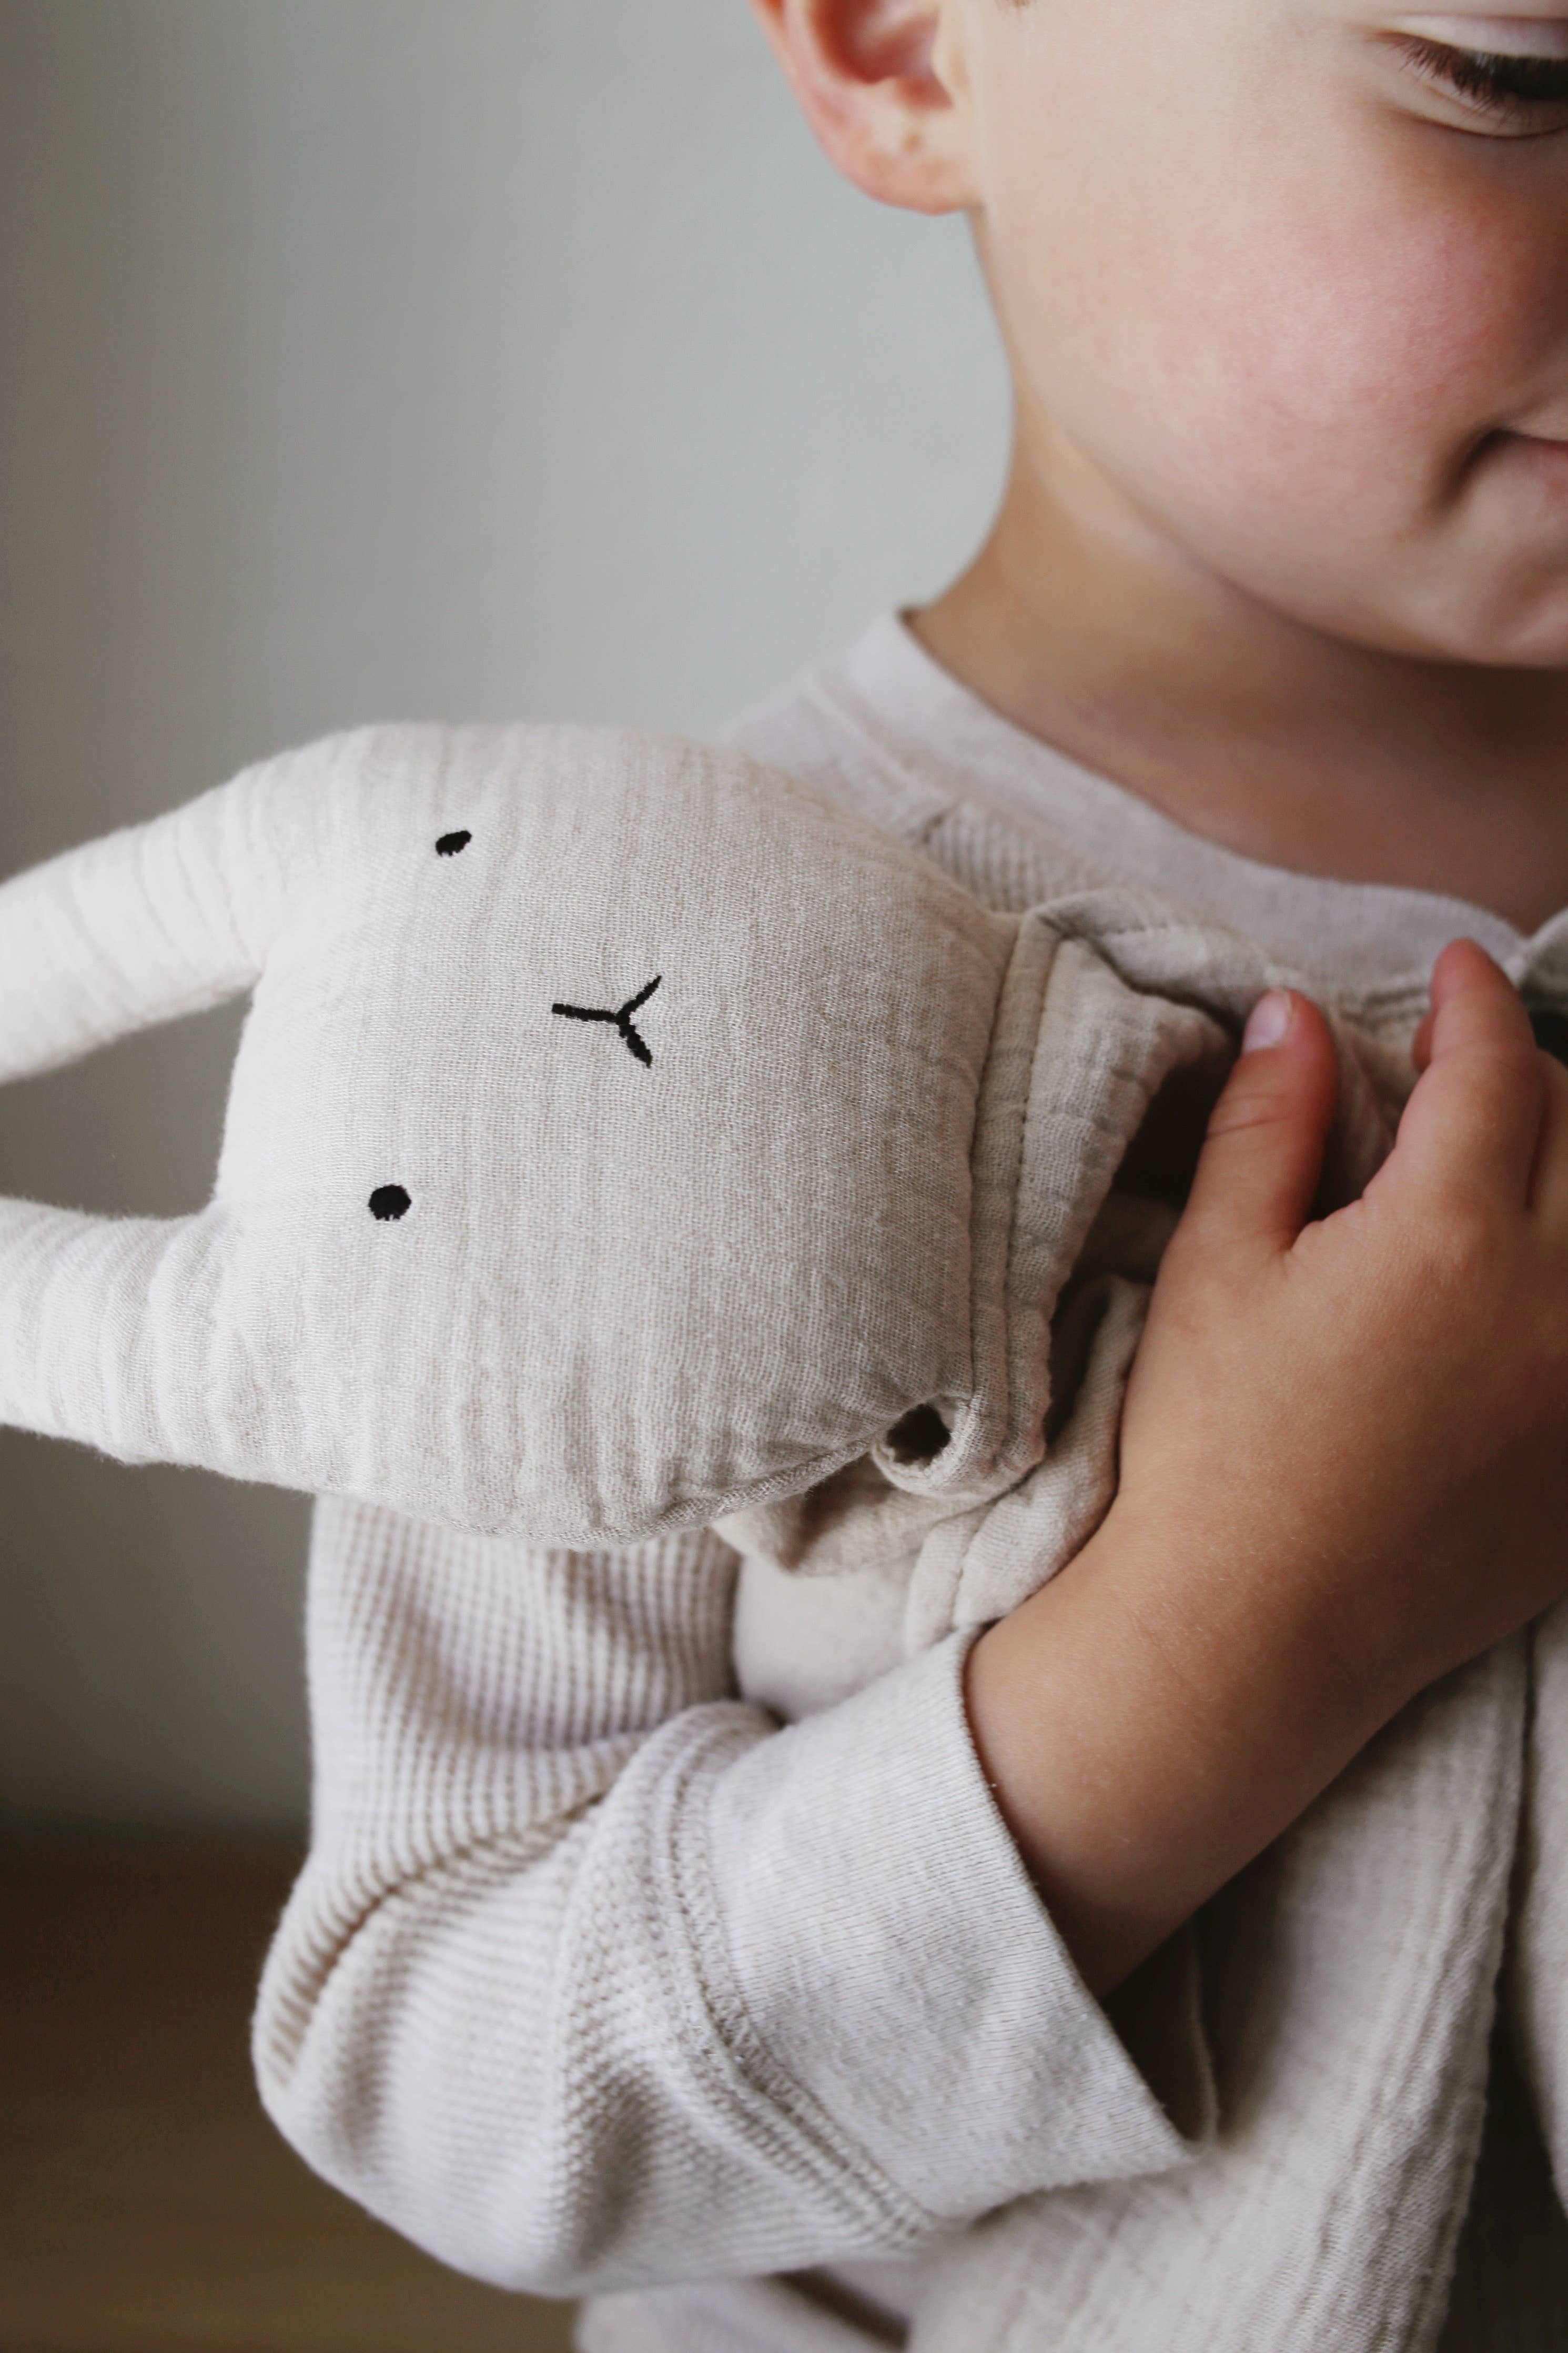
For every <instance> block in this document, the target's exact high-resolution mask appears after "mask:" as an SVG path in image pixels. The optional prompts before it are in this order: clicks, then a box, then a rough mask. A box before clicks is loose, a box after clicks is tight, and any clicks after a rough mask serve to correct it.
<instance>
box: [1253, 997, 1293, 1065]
mask: <svg viewBox="0 0 1568 2353" xmlns="http://www.w3.org/2000/svg"><path fill="white" fill-rule="evenodd" d="M1289 1027H1290V1000H1289V997H1287V996H1286V995H1285V992H1284V990H1283V989H1279V988H1271V989H1270V990H1269V992H1268V996H1267V997H1259V998H1258V1002H1257V1004H1256V1005H1255V1006H1254V1007H1253V1008H1252V1013H1251V1017H1250V1018H1249V1019H1248V1021H1247V1027H1246V1029H1244V1030H1243V1031H1242V1034H1241V1050H1242V1052H1243V1053H1244V1054H1256V1053H1257V1051H1258V1048H1259V1047H1260V1046H1278V1044H1279V1040H1280V1039H1281V1038H1283V1036H1284V1035H1285V1032H1286V1030H1287V1029H1289Z"/></svg>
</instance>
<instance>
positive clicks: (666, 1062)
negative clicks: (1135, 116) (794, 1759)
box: [0, 727, 1019, 1545]
mask: <svg viewBox="0 0 1568 2353" xmlns="http://www.w3.org/2000/svg"><path fill="white" fill-rule="evenodd" d="M1018 929H1019V927H1018V923H1017V919H1016V918H1003V917H999V916H995V915H992V914H988V913H985V912H984V910H983V909H982V908H980V907H979V906H978V905H977V904H976V902H974V901H973V899H972V898H971V897H970V896H969V895H968V894H967V893H966V892H963V891H962V890H960V889H959V888H958V887H957V886H956V885H955V884H953V883H952V882H951V881H948V880H947V879H946V878H945V877H944V876H943V875H942V873H941V871H939V870H938V869H937V868H936V867H935V866H934V865H933V864H932V863H931V861H929V860H926V859H924V858H922V857H921V856H919V855H918V854H916V853H915V852H913V851H910V850H908V849H903V848H901V847H900V846H899V845H898V844H897V843H895V842H892V841H890V840H889V839H887V838H886V837H885V836H883V835H882V834H881V833H879V831H877V830H876V829H875V828H872V827H870V826H868V825H867V824H865V823H863V822H862V821H860V820H859V819H858V818H854V817H852V816H850V815H848V814H847V813H846V812H845V811H843V810H841V809H839V808H837V807H834V806H833V805H831V804H830V803H828V802H827V801H826V800H824V799H823V798H821V797H819V796H817V795H816V794H814V793H812V792H809V791H807V790H805V788H804V787H802V786H800V785H798V784H796V783H795V782H793V781H792V780H790V779H788V778H786V777H784V776H778V775H775V774H773V773H771V772H768V771H765V770H763V769H760V768H758V767H756V766H755V765H752V763H750V762H748V761H746V760H744V759H742V758H741V757H739V756H738V755H735V754H730V753H726V752H720V751H715V750H711V749H705V748H702V747H699V746H696V745H693V744H684V743H679V742H676V741H674V740H671V739H665V738H657V737H650V736H646V735H637V734H632V733H624V732H621V731H612V730H594V729H574V728H530V727H510V728H505V727H501V728H478V727H476V728H461V729H440V728H420V727H388V728H382V729H374V730H367V731H363V732H360V733H353V734H348V735H343V736H339V737H334V738H331V739H329V740H327V741H325V742H323V743H321V744H313V745H310V746H307V747H306V748H305V749H303V750H300V751H297V752H294V753H291V754H286V755H284V756H283V757H281V758H279V759H277V760H274V761H271V762H268V763H267V764H265V765H261V766H259V767H257V768H254V769H252V770H249V771H247V773H246V774H245V775H244V776H240V777H238V778H237V779H236V780H235V782H234V783H232V784H230V785H228V786H224V787H223V788H222V789H220V790H219V791H217V792H215V793H211V794H208V795H207V796H205V797H204V798H203V799H201V800H199V801H196V802H195V803H193V804H191V805H190V806H189V807H186V808H184V809H182V810H179V811H176V812H175V813H174V814H173V815H171V816H169V817H166V818H160V819H158V820H155V821H154V822H153V823H152V824H150V825H147V826H144V827H141V828H133V829H132V830H130V831H127V832H124V833H121V834H118V835H115V836H112V837H110V838H109V839H106V840H103V841H100V842H98V843H96V844H93V845H90V846H89V847H88V848H86V849H81V850H78V851H75V852H71V853H68V854H67V855H66V856H64V857H62V858H60V859H58V860H54V861H53V862H52V863H51V864H49V865H47V866H44V867H41V868H38V869H37V870H35V871H33V872H31V873H29V874H25V875H23V876H20V877H18V878H17V879H16V881H12V882H10V883H8V884H7V885H5V888H4V889H3V890H0V1079H5V1078H16V1077H20V1076H22V1075H24V1074H26V1073H28V1072H31V1071H40V1070H44V1069H47V1068H48V1067H50V1066H51V1065H53V1064H57V1063H59V1062H63V1061H67V1060H71V1059H73V1058H75V1057H76V1056H78V1055H80V1054H82V1053H84V1052H86V1051H88V1050H90V1049H92V1048H94V1047H97V1046H99V1045H101V1044H104V1043H106V1042H108V1041H109V1040H110V1039H113V1038H115V1037H117V1036H120V1035H122V1034H124V1033H125V1032H127V1031H129V1030H131V1029H135V1028H138V1027H140V1026H142V1025H144V1024H147V1023H150V1022H153V1021H158V1020H163V1019H167V1018H173V1017H174V1016H176V1015H178V1014H181V1013H185V1012H190V1011H194V1010H195V1009H198V1008H201V1007H203V1006H205V1005H208V1004H211V1003H214V1002H216V1001H217V1000H218V999H220V998H222V997H226V996H231V995H234V994H237V993H239V992H242V991H245V990H247V989H254V999H253V1004H252V1008H251V1011H250V1015H249V1018H248V1021H247V1027H246V1030H245V1033H244V1038H243V1041H242V1044H241V1048H240V1052H239V1055H238V1059H237V1064H236V1068H235V1071H234V1078H233V1085H232V1092H231V1096H230V1102H229V1107H228V1114H227V1120H226V1131H225V1140H224V1146H223V1153H222V1158H221V1163H220V1166H219V1171H218V1176H217V1183H216V1192H215V1196H214V1198H213V1200H212V1202H211V1204H210V1205H209V1207H208V1208H206V1209H205V1210H204V1211H202V1212H201V1213H200V1214H198V1215H195V1216H194V1217H191V1218H187V1219H178V1220H174V1221H153V1220H147V1219H95V1218H88V1217H85V1216H81V1215H78V1214H75V1213H72V1212H69V1211H65V1210H59V1209H55V1208H44V1207H41V1206H38V1205H35V1204H31V1203H23V1202H5V1203H4V1204H0V1419H5V1420H6V1421H9V1422H11V1423H14V1424H16V1425H19V1426H22V1427H25V1428H28V1429H32V1430H41V1431H46V1432H50V1433H54V1434H58V1435H63V1436H68V1437H72V1438H76V1439H79V1440H86V1441H87V1442H89V1443H91V1444H93V1445H96V1446H98V1447H100V1448H101V1449H103V1450H104V1451H107V1452H110V1453H111V1454H114V1455H117V1456H120V1457H121V1458H122V1459H125V1460H132V1461H135V1460H148V1459H158V1460H166V1461H177V1462H184V1463H190V1464H196V1465H202V1466H205V1467H207V1468H210V1469H216V1470H219V1471H223V1472H229V1473H231V1474H233V1475H236V1476H238V1477H244V1478H253V1479H262V1480H267V1481H270V1482H278V1483H280V1484H285V1485H289V1486H294V1487H300V1488H303V1489H307V1490H312V1491H317V1492H336V1493H351V1494H355V1495H359V1496H363V1497H366V1498H369V1499H372V1500H374V1501H377V1502H381V1503H384V1504H390V1505H394V1506H395V1507H397V1508H399V1509H402V1510H405V1511H407V1512H410V1513H412V1514H416V1515H418V1516H421V1517H425V1518H430V1519H438V1520H441V1521H444V1522H447V1523H448V1524H451V1525H459V1526H464V1527H469V1528H475V1529H481V1530H487V1531H492V1532H503V1531H504V1532H511V1533H516V1534H521V1535H528V1536H531V1537H533V1538H536V1539H539V1540H546V1541H554V1542H563V1543H572V1544H577V1545H583V1544H588V1543H593V1542H597V1541H610V1540H615V1539H620V1538H626V1537H631V1536H637V1535H647V1534H651V1533H654V1532H656V1531H658V1530H659V1529H662V1528H665V1527H670V1526H675V1525H681V1524H687V1523H696V1522H702V1521H707V1520H709V1519H711V1518H713V1517H715V1516H716V1515H718V1514H721V1513H723V1512H726V1511H729V1510H732V1509H735V1508H739V1507H743V1506H746V1505H749V1504H757V1503H760V1502H766V1501H767V1500H769V1499H770V1498H772V1497H774V1496H778V1495H783V1494H786V1493H795V1492H798V1491H800V1490H802V1489H804V1488H805V1487H806V1486H808V1485H810V1484H812V1483H813V1482H816V1480H818V1479H820V1478H822V1477H824V1476H825V1475H826V1473H828V1472H832V1471H834V1470H836V1469H837V1468H838V1467H839V1466H840V1465H842V1464H844V1463H846V1462H847V1461H850V1460H852V1459H853V1458H854V1457H856V1456H857V1455H858V1454H860V1453H862V1452H864V1451H867V1449H868V1447H873V1446H875V1445H877V1444H878V1443H879V1442H881V1441H883V1440H886V1438H887V1435H888V1433H889V1431H890V1430H895V1429H896V1428H897V1427H898V1426H899V1425H900V1422H901V1421H902V1420H903V1419H904V1418H906V1417H908V1416H909V1415H910V1412H911V1409H920V1408H923V1407H931V1406H933V1405H934V1406H935V1407H936V1408H937V1409H939V1410H942V1409H943V1401H946V1409H947V1410H948V1411H949V1414H950V1418H951V1415H952V1411H953V1410H954V1409H957V1408H958V1407H961V1405H962V1401H963V1400H964V1399H965V1398H968V1397H969V1396H970V1394H971V1392H972V1390H973V1373H974V1367H973V1347H974V1335H973V1323H972V1265H971V1256H972V1233H971V1228H972V1212H973V1172H972V1167H971V1156H972V1151H973V1145H974V1139H975V1134H976V1120H977V1106H978V1104H979V1102H980V1096H981V1089H982V1080H983V1076H984V1071H985V1068H986V1062H987V1057H988V1054H989V1052H990V1050H991V1046H992V1040H993V1031H994V1025H995V1021H996V1017H997V1011H998V1006H999V1004H1000V1002H1001V1000H1002V997H1003V994H1004V987H1005V980H1006V976H1007V975H1008V972H1009V969H1010V966H1011V965H1012V963H1013V961H1014V955H1015V950H1016V944H1017V939H1018Z"/></svg>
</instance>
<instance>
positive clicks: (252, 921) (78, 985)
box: [0, 746, 330, 1082]
mask: <svg viewBox="0 0 1568 2353" xmlns="http://www.w3.org/2000/svg"><path fill="white" fill-rule="evenodd" d="M321 749H322V747H313V746H308V747H307V748H306V749H305V750H304V751H303V752H299V753H293V754H285V755H284V756H283V757H282V758H281V759H279V760H274V761H268V762H267V763H266V764H265V765H262V766H259V767H256V768H251V769H247V771H246V772H245V774H244V775H243V776H237V777H236V778H235V780H234V782H233V783H232V784H228V785H224V786H220V787H219V789H218V790H217V791H216V792H211V793H207V794H205V795H204V796H203V797H202V798H201V799H200V800H195V801H192V802H191V803H189V804H188V806H187V807H184V808H180V809H175V810H174V811H173V812H172V813H171V814H170V815H169V816H167V817H161V818H154V819H153V822H152V823H151V824H149V825H141V826H132V827H130V828H127V829H126V830H125V831H123V832H121V833H114V834H110V835H108V836H107V837H106V838H105V839H102V840H100V841H94V842H89V843H88V844H87V845H86V847H85V848H83V849H73V850H68V851H67V852H66V853H65V855H64V856H63V857H60V858H56V859H53V860H50V861H49V863H48V864H47V865H45V866H37V867H35V868H34V869H33V870H32V871H31V872H30V873H26V874H19V875H17V876H16V879H15V881H10V882H7V883H5V884H4V885H3V886H0V1082H3V1081H5V1080H7V1079H18V1078H23V1077H26V1076H28V1075H30V1074H31V1073H33V1072H35V1071H47V1070H51V1069H53V1068H55V1067H56V1066H57V1065H58V1064H59V1063H62V1062H70V1061H75V1060H77V1059H78V1057H79V1056H80V1055H82V1054H87V1053H90V1052H91V1051H92V1050H93V1049H94V1048H95V1047H98V1046H103V1045H107V1044H108V1043H109V1042H110V1039H115V1038H121V1037H125V1036H127V1035H129V1033H130V1032H131V1031H132V1030H133V1029H146V1028H149V1027H150V1026H151V1025H152V1024H153V1023H154V1022H158V1021H168V1020H173V1019H174V1018H176V1017H177V1016H179V1015H181V1014H184V1013H197V1012H200V1011H201V1010H202V1009H203V1008H205V1007H206V1006H209V1005H217V1004H220V1003H221V1002H222V1001H223V999H224V998H225V997H237V996H239V995H241V994H243V993H244V992H245V991H246V990H247V989H248V988H251V987H254V986H255V984H256V982H257V980H258V977H259V976H260V972H261V967H262V965H263V964H264V963H265V961H266V957H267V953H268V949H269V947H270V946H271V944H272V941H273V939H274V938H275V937H276V935H277V933H278V930H279V926H280V924H281V923H282V922H283V921H284V919H285V917H286V915H287V913H288V909H289V899H290V893H291V891H292V890H294V889H297V888H298V884H299V880H300V873H301V871H302V869H304V868H309V867H310V866H312V865H314V864H315V863H316V862H317V860H315V859H313V858H312V857H311V856H310V849H311V838H312V837H314V836H316V835H317V834H319V832H320V829H321V810H320V806H319V795H313V794H312V793H311V791H310V783H311V781H312V770H314V771H317V772H319V771H321V769H322V768H323V766H325V765H330V763H323V762H322V760H321V757H320V753H321ZM315 780H316V781H317V782H318V783H320V782H321V776H320V775H319V774H318V775H317V776H316V779H315ZM302 835H303V836H304V837H306V838H305V839H301V836H302ZM301 851H303V852H304V853H305V854H304V856H303V858H301V855H300V853H301Z"/></svg>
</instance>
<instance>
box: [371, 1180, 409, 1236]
mask: <svg viewBox="0 0 1568 2353" xmlns="http://www.w3.org/2000/svg"><path fill="white" fill-rule="evenodd" d="M413 1207H414V1204H413V1202H412V1201H411V1200H410V1199H409V1198H408V1196H407V1194H406V1193H405V1191H404V1189H403V1187H402V1186H401V1185H378V1186H377V1187H376V1188H375V1190H374V1193H373V1194H372V1195H371V1197H370V1214H371V1216H372V1217H373V1218H374V1219H375V1220H376V1222H377V1223H378V1224H379V1225H383V1226H389V1225H391V1224H392V1223H393V1222H394V1221H395V1219H398V1218H405V1217H406V1216H407V1215H408V1212H409V1210H410V1209H411V1208H413Z"/></svg>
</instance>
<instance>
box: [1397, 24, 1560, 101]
mask: <svg viewBox="0 0 1568 2353" xmlns="http://www.w3.org/2000/svg"><path fill="white" fill-rule="evenodd" d="M1400 47H1402V48H1403V50H1404V52H1405V56H1406V57H1407V58H1409V60H1410V62H1411V64H1412V65H1413V66H1415V68H1416V69H1417V70H1418V71H1419V72H1422V73H1426V74H1430V75H1432V76H1433V77H1434V78H1435V79H1437V80H1440V81H1444V82H1447V84H1448V86H1449V88H1450V89H1452V90H1458V93H1459V95H1460V96H1461V97H1462V98H1468V99H1473V100H1477V101H1478V102H1479V103H1480V104H1481V105H1484V106H1491V107H1496V108H1498V109H1499V110H1500V111H1510V110H1518V109H1520V108H1529V107H1537V106H1542V105H1544V106H1562V105H1563V104H1564V103H1565V102H1568V58H1521V57H1510V56H1508V55H1506V54H1504V53H1502V52H1500V51H1498V50H1495V49H1490V50H1488V49H1453V48H1450V47H1448V46H1447V43H1446V42H1443V41H1428V40H1424V39H1422V38H1420V37H1419V36H1416V35H1407V36H1406V37H1405V39H1404V40H1403V41H1402V42H1401V44H1400Z"/></svg>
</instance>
